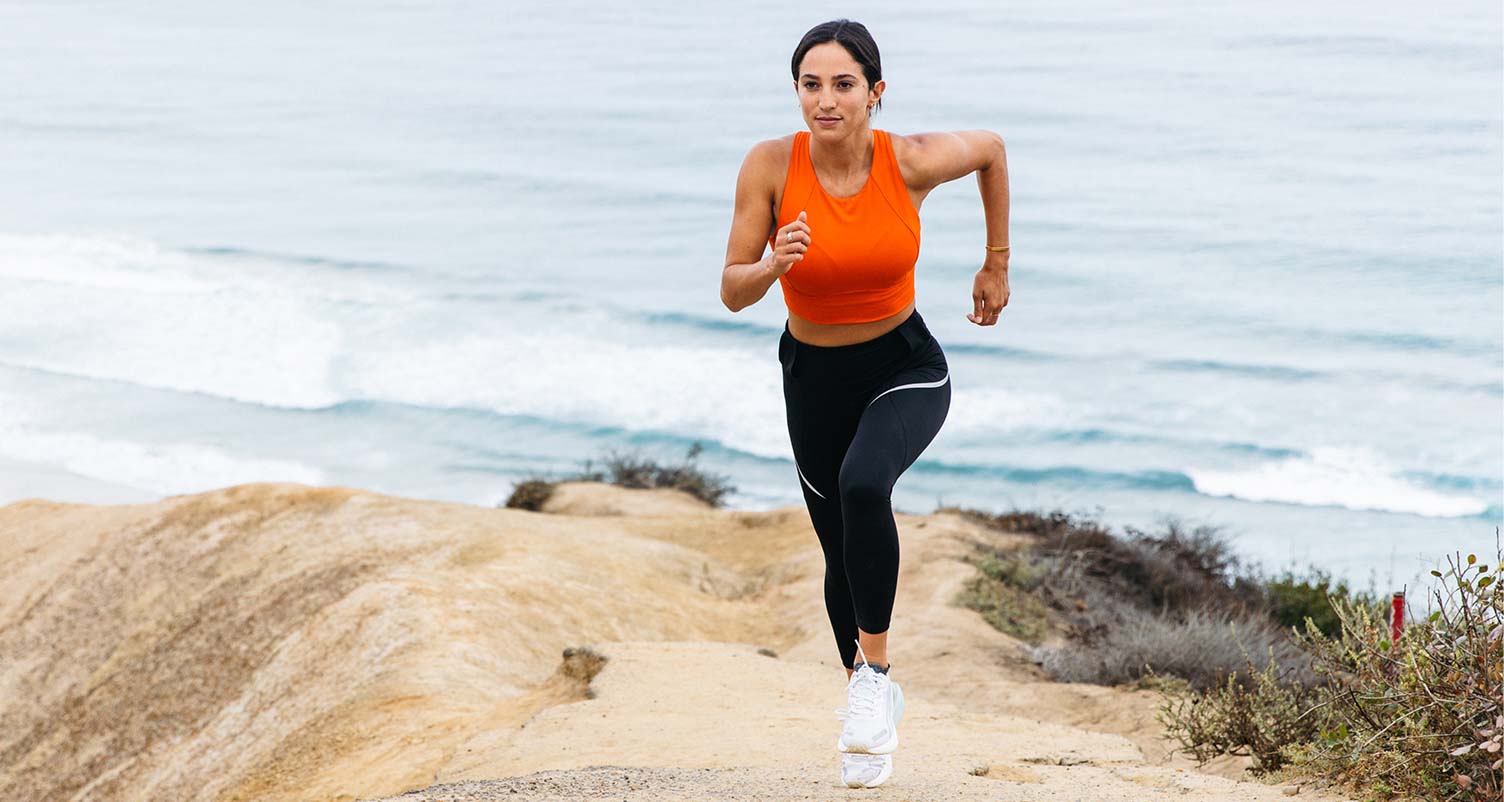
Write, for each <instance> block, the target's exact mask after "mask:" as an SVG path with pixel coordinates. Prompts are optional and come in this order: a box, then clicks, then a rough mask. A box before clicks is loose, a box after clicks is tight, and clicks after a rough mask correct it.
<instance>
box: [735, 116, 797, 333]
mask: <svg viewBox="0 0 1504 802" xmlns="http://www.w3.org/2000/svg"><path fill="white" fill-rule="evenodd" d="M779 144H780V143H779V142H778V141H777V140H771V139H770V140H767V141H764V142H759V143H757V144H756V145H754V146H753V147H752V150H750V151H748V153H747V158H746V159H744V160H742V169H741V173H740V174H738V175H737V177H736V211H735V213H734V214H733V216H732V218H731V236H730V238H729V240H728V241H727V243H726V267H725V269H724V270H722V272H721V303H723V304H725V305H726V308H727V309H730V310H731V311H733V312H740V311H741V310H743V309H745V308H747V307H749V306H751V305H752V304H755V303H757V302H758V301H760V300H762V297H763V296H764V295H766V294H767V292H768V288H769V287H771V286H773V282H775V281H777V280H778V277H779V276H781V275H783V274H784V273H787V272H788V270H789V268H790V267H792V266H793V265H794V263H795V262H797V261H799V260H800V259H803V258H804V249H805V248H806V247H808V243H809V226H808V225H807V224H806V223H805V222H804V213H803V212H800V216H799V217H800V219H798V220H795V221H794V222H792V223H789V224H788V225H786V226H784V227H783V228H780V229H778V232H777V237H776V238H775V239H774V240H773V241H774V242H775V243H777V246H776V247H774V249H773V252H772V253H771V254H768V255H766V256H764V255H763V253H764V251H765V250H766V249H767V247H768V232H769V231H770V230H772V228H773V223H774V219H773V181H772V177H773V173H774V172H775V169H774V167H775V166H776V161H775V160H774V158H773V156H774V150H773V149H774V148H775V147H777V146H778V145H779ZM790 231H792V232H794V236H793V239H792V241H790V238H789V236H788V232H790Z"/></svg>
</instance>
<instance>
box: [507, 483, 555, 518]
mask: <svg viewBox="0 0 1504 802" xmlns="http://www.w3.org/2000/svg"><path fill="white" fill-rule="evenodd" d="M553 494H554V483H553V482H550V481H547V480H545V479H540V478H537V477H533V478H529V479H524V480H522V481H521V482H518V483H517V486H516V487H514V488H512V495H510V496H508V497H507V500H506V502H505V504H504V505H503V506H506V507H511V508H513V509H519V510H532V511H533V512H538V511H540V510H542V509H543V505H544V504H545V503H547V502H548V498H549V496H552V495H553Z"/></svg>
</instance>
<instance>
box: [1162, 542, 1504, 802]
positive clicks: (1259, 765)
mask: <svg viewBox="0 0 1504 802" xmlns="http://www.w3.org/2000/svg"><path fill="white" fill-rule="evenodd" d="M1496 558H1497V559H1496V560H1495V562H1494V563H1493V564H1492V566H1490V565H1489V564H1480V563H1479V562H1478V560H1477V557H1476V555H1472V554H1470V555H1468V556H1467V558H1466V560H1464V559H1462V557H1461V555H1460V554H1459V555H1457V556H1456V557H1455V558H1451V557H1449V558H1448V564H1449V569H1448V570H1447V571H1446V572H1445V573H1443V572H1441V571H1432V572H1431V573H1432V575H1433V576H1435V577H1437V578H1438V579H1440V580H1441V582H1440V585H1439V587H1438V588H1436V589H1433V591H1432V595H1433V599H1432V602H1433V603H1434V605H1435V609H1434V610H1433V611H1431V612H1430V613H1429V615H1426V616H1424V617H1423V618H1421V619H1420V620H1416V621H1412V622H1410V624H1409V625H1407V626H1406V627H1405V628H1404V630H1403V631H1402V633H1401V635H1400V637H1399V638H1398V639H1394V638H1392V633H1391V629H1390V624H1389V622H1388V620H1387V619H1386V614H1387V609H1386V607H1385V606H1384V605H1377V604H1374V603H1373V599H1372V598H1368V597H1365V596H1362V595H1361V594H1360V595H1357V596H1354V595H1351V594H1341V593H1331V594H1328V595H1327V596H1326V599H1327V601H1328V603H1329V604H1330V606H1331V609H1332V614H1333V617H1334V618H1335V619H1336V621H1337V624H1338V626H1337V628H1336V632H1335V633H1334V634H1329V633H1328V632H1326V631H1325V630H1324V629H1323V627H1322V626H1321V624H1320V623H1318V620H1317V618H1316V617H1315V616H1310V615H1308V616H1304V617H1303V618H1302V624H1303V629H1302V630H1298V631H1296V632H1295V633H1294V635H1295V637H1294V640H1295V643H1296V645H1297V646H1299V647H1300V649H1301V650H1302V653H1303V654H1304V655H1308V656H1309V658H1310V660H1311V667H1312V669H1313V670H1314V671H1315V672H1316V673H1317V674H1318V675H1319V676H1321V677H1322V683H1321V684H1319V685H1317V686H1315V687H1314V688H1312V687H1309V686H1307V685H1306V684H1305V683H1304V682H1303V681H1293V680H1292V679H1291V678H1290V677H1288V676H1285V675H1283V674H1280V673H1278V672H1277V671H1276V669H1275V668H1274V664H1275V662H1276V661H1274V660H1271V661H1270V665H1269V667H1268V669H1267V671H1265V672H1263V673H1259V674H1253V675H1249V676H1250V677H1251V678H1252V679H1253V680H1254V681H1253V682H1252V683H1241V682H1240V683H1232V682H1229V684H1228V685H1227V686H1226V687H1225V688H1219V689H1215V690H1208V691H1205V692H1197V691H1194V690H1189V689H1183V688H1182V689H1176V688H1173V687H1168V688H1166V689H1164V690H1163V691H1162V693H1163V698H1162V704H1161V708H1160V716H1161V721H1162V722H1163V723H1165V725H1166V727H1167V728H1168V730H1169V732H1170V734H1171V735H1173V736H1174V737H1176V738H1177V739H1178V740H1179V741H1180V742H1181V744H1182V748H1183V749H1184V750H1185V751H1188V752H1190V753H1191V754H1193V755H1195V756H1196V758H1197V759H1198V760H1203V761H1204V760H1206V759H1209V758H1210V757H1212V756H1215V755H1217V754H1222V753H1228V752H1231V753H1243V754H1252V755H1254V756H1255V757H1256V758H1257V761H1256V763H1255V768H1256V770H1259V771H1264V772H1268V771H1274V770H1277V769H1281V767H1285V768H1284V769H1283V770H1282V771H1281V772H1280V773H1281V774H1282V775H1283V778H1289V777H1295V776H1306V777H1318V778H1320V779H1321V780H1322V781H1329V780H1330V781H1337V782H1339V783H1341V784H1343V785H1345V786H1347V787H1348V788H1349V789H1351V790H1352V792H1353V793H1373V794H1378V795H1381V796H1388V795H1393V794H1402V795H1405V796H1410V797H1417V798H1422V799H1436V800H1443V799H1444V800H1468V801H1469V802H1472V801H1473V800H1484V799H1488V800H1497V799H1500V798H1501V795H1504V782H1501V779H1500V778H1501V769H1504V754H1501V753H1504V749H1501V741H1504V709H1501V705H1504V593H1501V592H1500V591H1499V588H1498V584H1499V580H1500V568H1499V564H1500V561H1504V549H1500V550H1499V552H1498V554H1497V555H1496ZM1280 739H1283V743H1281V741H1280Z"/></svg>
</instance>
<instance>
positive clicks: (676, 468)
mask: <svg viewBox="0 0 1504 802" xmlns="http://www.w3.org/2000/svg"><path fill="white" fill-rule="evenodd" d="M703 450H704V448H703V447H702V446H701V445H700V443H699V442H695V443H694V444H693V445H691V446H690V448H689V452H688V454H687V455H686V456H685V459H684V462H682V463H680V464H678V465H662V464H659V463H658V462H657V461H655V460H652V459H649V458H645V457H642V456H641V455H639V454H636V453H632V454H620V453H617V452H616V451H615V450H612V451H610V452H608V453H607V456H606V458H605V459H604V460H603V462H604V465H605V468H606V470H605V471H599V470H592V469H591V466H592V465H593V464H594V460H586V461H585V467H584V470H582V471H580V472H578V473H575V474H571V475H567V476H563V477H559V478H557V479H549V478H548V477H545V476H530V477H527V478H525V479H523V480H522V481H521V482H519V483H518V484H517V486H516V488H514V489H513V490H512V494H511V495H510V496H509V497H508V498H507V500H506V501H505V502H503V505H502V506H506V507H514V508H519V509H527V510H534V511H537V510H541V509H542V508H543V504H544V502H546V501H547V500H548V497H549V496H550V495H551V494H552V493H553V488H554V486H555V485H557V484H558V483H560V482H605V483H607V484H614V485H619V486H621V487H631V488H657V487H667V488H673V489H675V490H682V491H684V492H686V493H689V494H690V495H692V496H694V497H695V498H698V499H700V500H701V501H704V502H706V503H707V504H710V505H711V506H714V507H719V506H721V504H722V502H723V500H724V498H725V497H726V496H727V495H729V494H731V493H734V492H736V487H735V486H734V485H732V484H730V482H729V481H728V477H725V476H719V475H716V474H712V473H709V472H707V471H705V470H703V469H702V468H700V467H699V466H697V465H695V458H697V457H698V456H699V455H700V453H701V452H702V451H703Z"/></svg>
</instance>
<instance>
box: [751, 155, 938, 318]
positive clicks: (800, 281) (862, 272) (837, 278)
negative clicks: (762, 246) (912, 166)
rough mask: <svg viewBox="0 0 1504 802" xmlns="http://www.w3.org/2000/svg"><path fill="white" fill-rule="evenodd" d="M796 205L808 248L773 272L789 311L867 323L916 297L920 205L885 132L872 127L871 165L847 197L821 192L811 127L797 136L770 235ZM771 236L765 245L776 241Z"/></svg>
mask: <svg viewBox="0 0 1504 802" xmlns="http://www.w3.org/2000/svg"><path fill="white" fill-rule="evenodd" d="M801 211H802V212H804V213H805V222H807V223H809V228H810V245H809V248H808V249H807V250H806V251H805V252H804V258H803V259H801V260H800V261H798V262H795V263H794V266H793V267H791V268H789V271H788V272H787V273H784V274H783V275H782V276H779V277H778V283H779V284H780V285H781V286H782V288H783V301H784V303H785V304H787V305H788V308H789V311H791V312H793V313H794V314H796V315H798V316H799V317H802V318H804V319H805V320H810V321H813V322H815V323H867V322H870V321H873V320H881V319H883V318H885V317H890V316H892V315H896V314H898V313H899V312H901V311H903V309H904V307H906V306H908V305H909V302H910V301H912V300H914V263H915V262H916V261H918V259H919V211H918V210H917V209H915V208H914V203H913V201H912V200H910V199H909V191H908V188H907V187H906V186H905V185H904V182H903V173H901V172H900V171H899V169H898V159H897V157H895V156H894V155H893V142H892V140H890V139H889V138H888V132H887V131H882V130H879V129H876V128H874V129H872V170H871V172H870V173H869V174H868V176H867V183H866V184H865V185H863V187H862V189H861V191H860V192H858V193H857V194H855V195H853V196H851V197H849V198H834V197H831V196H830V195H827V194H826V193H825V189H824V188H823V187H821V186H820V181H819V180H818V179H817V178H816V177H815V168H814V165H813V163H812V162H811V161H810V158H809V132H808V131H800V132H798V133H797V134H795V135H794V150H793V153H792V154H790V157H789V172H788V176H787V178H785V179H784V184H783V199H782V201H781V202H780V203H779V207H778V222H777V226H776V227H775V234H774V235H773V236H776V229H777V228H782V227H783V226H785V225H788V224H789V223H791V222H793V221H794V220H797V219H798V218H799V212H801ZM773 236H769V237H768V245H770V246H774V247H776V243H775V242H774V240H773Z"/></svg>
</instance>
